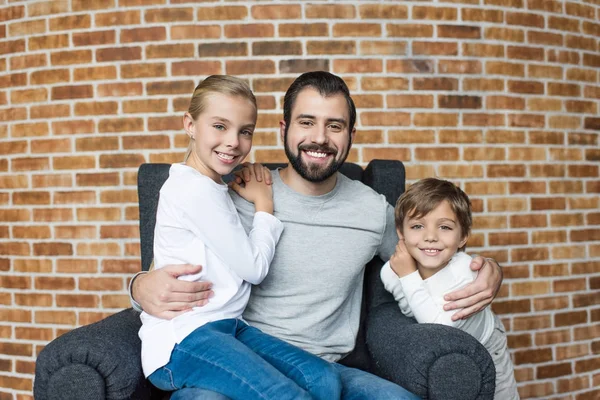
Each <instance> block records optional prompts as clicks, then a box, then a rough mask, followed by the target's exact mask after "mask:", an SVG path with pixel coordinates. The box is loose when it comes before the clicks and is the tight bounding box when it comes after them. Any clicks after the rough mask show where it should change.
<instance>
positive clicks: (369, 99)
mask: <svg viewBox="0 0 600 400" xmlns="http://www.w3.org/2000/svg"><path fill="white" fill-rule="evenodd" d="M352 99H353V100H354V104H355V105H356V108H358V109H361V110H362V109H365V108H382V107H383V96H381V95H377V94H358V95H353V96H352Z"/></svg>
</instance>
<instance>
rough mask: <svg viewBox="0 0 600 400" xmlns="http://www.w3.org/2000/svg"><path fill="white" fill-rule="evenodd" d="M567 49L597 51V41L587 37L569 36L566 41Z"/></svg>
mask: <svg viewBox="0 0 600 400" xmlns="http://www.w3.org/2000/svg"><path fill="white" fill-rule="evenodd" d="M565 45H566V47H568V48H570V49H581V50H588V51H597V48H598V45H597V44H596V40H595V39H593V38H588V37H585V36H576V35H567V37H566V39H565Z"/></svg>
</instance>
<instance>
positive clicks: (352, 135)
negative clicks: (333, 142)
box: [350, 128, 356, 144]
mask: <svg viewBox="0 0 600 400" xmlns="http://www.w3.org/2000/svg"><path fill="white" fill-rule="evenodd" d="M355 136H356V128H352V132H350V144H353V143H354V137H355Z"/></svg>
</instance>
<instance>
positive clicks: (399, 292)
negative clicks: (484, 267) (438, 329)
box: [380, 252, 494, 344]
mask: <svg viewBox="0 0 600 400" xmlns="http://www.w3.org/2000/svg"><path fill="white" fill-rule="evenodd" d="M471 260H472V258H471V256H469V255H468V254H466V253H464V252H458V253H456V254H455V255H454V256H453V257H452V259H451V260H450V261H449V262H448V265H446V267H444V268H443V269H441V270H440V271H438V272H437V273H436V274H434V275H433V276H431V277H429V278H427V279H423V278H421V275H420V274H419V272H418V271H415V272H413V273H411V274H408V275H406V276H404V277H402V278H399V277H398V275H396V273H395V272H394V271H393V270H392V268H391V266H390V263H389V261H388V262H387V263H385V265H384V266H383V268H382V269H381V273H380V276H381V280H382V282H383V285H384V287H385V289H386V290H387V291H388V292H390V293H391V294H392V295H393V296H394V298H395V299H396V301H397V302H398V306H399V307H400V310H401V311H402V313H403V314H404V315H406V316H408V317H414V318H415V319H416V320H417V322H419V323H433V324H443V325H448V326H453V327H455V328H458V329H460V330H463V331H465V332H467V333H469V334H471V335H472V336H474V337H475V338H476V339H477V340H478V341H479V342H480V343H482V344H485V343H486V342H487V341H488V339H489V338H490V336H491V335H492V332H493V331H494V315H493V313H492V311H491V310H490V308H489V307H486V308H485V309H483V310H482V311H480V312H478V313H477V314H474V315H472V316H470V317H469V318H467V319H460V320H458V321H452V315H453V314H454V313H456V312H458V311H459V310H451V311H445V310H444V308H443V306H444V304H446V303H447V301H445V300H444V295H446V294H448V293H450V292H453V291H455V290H457V289H461V288H463V287H465V286H466V285H468V284H469V283H471V282H473V281H474V280H475V278H476V277H477V272H475V271H472V270H471V268H470V264H471Z"/></svg>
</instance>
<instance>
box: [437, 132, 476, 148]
mask: <svg viewBox="0 0 600 400" xmlns="http://www.w3.org/2000/svg"><path fill="white" fill-rule="evenodd" d="M482 137H483V136H482V132H481V131H480V130H474V131H471V130H450V129H448V130H441V131H440V132H439V141H440V143H481V141H482ZM465 150H466V149H465Z"/></svg>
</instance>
